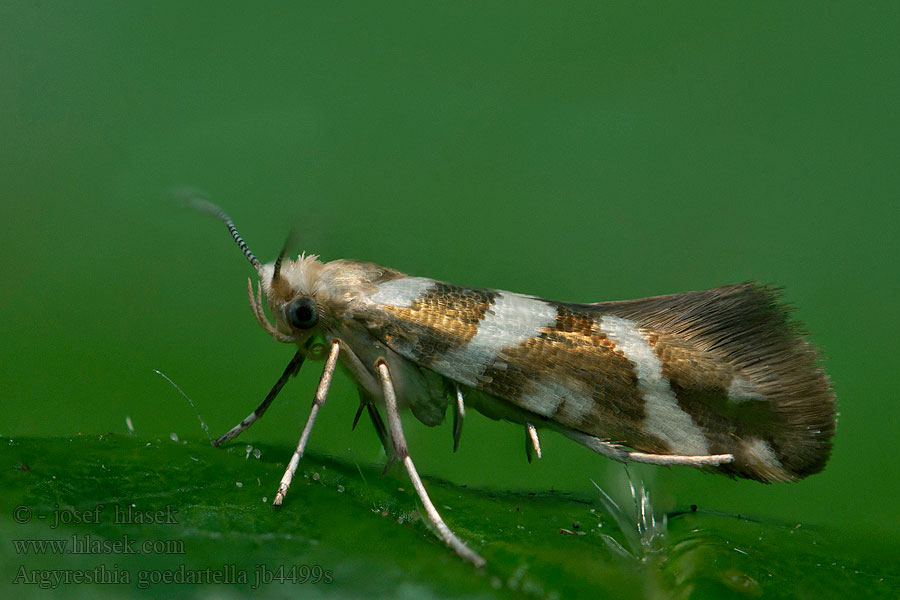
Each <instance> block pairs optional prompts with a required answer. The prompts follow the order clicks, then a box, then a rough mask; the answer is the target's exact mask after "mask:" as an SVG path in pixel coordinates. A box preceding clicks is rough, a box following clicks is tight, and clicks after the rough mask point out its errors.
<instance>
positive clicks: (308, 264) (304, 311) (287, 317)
mask: <svg viewBox="0 0 900 600" xmlns="http://www.w3.org/2000/svg"><path fill="white" fill-rule="evenodd" d="M189 202H190V204H191V205H192V206H193V207H194V208H196V209H197V210H199V211H201V212H205V213H207V214H210V215H212V216H214V217H217V218H218V219H220V220H221V221H222V222H223V223H225V226H226V227H227V228H228V231H229V232H230V233H231V237H233V238H234V241H235V243H237V245H238V247H239V248H240V249H241V251H242V252H243V253H244V257H245V258H246V259H247V260H248V261H249V262H250V264H251V265H253V268H254V269H256V272H257V274H258V275H259V285H258V286H257V288H256V293H255V294H254V291H253V283H252V281H251V280H250V279H248V280H247V292H248V295H249V299H250V308H251V309H252V310H253V315H254V316H255V317H256V320H257V321H258V322H259V324H260V325H262V327H263V329H265V330H266V331H268V332H269V333H270V334H271V335H272V337H274V338H275V339H276V340H278V341H280V342H286V343H295V344H302V343H303V342H305V341H306V340H308V339H309V338H310V336H311V335H312V334H313V333H315V331H316V327H317V325H319V317H320V316H321V311H320V307H319V306H318V304H317V302H316V298H315V297H316V294H317V293H318V292H319V285H318V275H319V271H320V270H321V268H322V267H323V266H324V265H322V263H321V262H319V260H318V257H317V256H314V255H310V256H306V255H304V254H301V255H300V256H299V257H297V260H290V259H285V254H287V249H288V247H289V246H290V245H291V244H292V239H291V238H288V241H287V242H286V243H285V245H284V247H283V248H282V249H281V252H280V253H279V254H278V258H277V259H276V260H275V262H274V263H270V264H265V265H264V264H262V263H261V262H260V261H259V260H258V259H257V258H256V256H255V255H254V254H253V252H252V251H251V250H250V247H249V246H248V245H247V243H246V242H245V241H244V239H243V238H242V237H241V236H240V234H239V233H238V231H237V229H236V228H235V226H234V222H233V221H232V220H231V217H229V216H228V214H227V213H226V212H225V211H224V210H222V209H221V208H220V207H218V206H216V205H215V204H213V203H211V202H208V201H207V200H204V199H201V198H196V197H193V198H190V199H189ZM263 294H265V296H266V303H267V304H268V305H269V311H270V312H271V313H272V316H273V317H274V319H275V322H274V323H272V322H271V321H269V319H268V318H267V317H266V313H265V310H264V309H263V298H262V296H263Z"/></svg>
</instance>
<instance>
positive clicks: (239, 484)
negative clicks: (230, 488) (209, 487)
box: [234, 481, 244, 488]
mask: <svg viewBox="0 0 900 600" xmlns="http://www.w3.org/2000/svg"><path fill="white" fill-rule="evenodd" d="M234 485H236V486H237V487H239V488H240V487H244V484H243V483H241V482H240V481H235V482H234Z"/></svg>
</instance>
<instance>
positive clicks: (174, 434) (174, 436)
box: [169, 431, 178, 442]
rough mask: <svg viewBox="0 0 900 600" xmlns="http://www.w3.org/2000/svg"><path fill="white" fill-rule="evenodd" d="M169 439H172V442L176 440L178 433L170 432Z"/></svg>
mask: <svg viewBox="0 0 900 600" xmlns="http://www.w3.org/2000/svg"><path fill="white" fill-rule="evenodd" d="M169 439H170V440H172V441H173V442H177V441H178V434H177V433H175V432H174V431H173V432H172V433H170V434H169Z"/></svg>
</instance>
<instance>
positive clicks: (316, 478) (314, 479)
mask: <svg viewBox="0 0 900 600" xmlns="http://www.w3.org/2000/svg"><path fill="white" fill-rule="evenodd" d="M312 477H313V481H318V480H319V477H321V476H320V475H319V474H318V473H313V476H312Z"/></svg>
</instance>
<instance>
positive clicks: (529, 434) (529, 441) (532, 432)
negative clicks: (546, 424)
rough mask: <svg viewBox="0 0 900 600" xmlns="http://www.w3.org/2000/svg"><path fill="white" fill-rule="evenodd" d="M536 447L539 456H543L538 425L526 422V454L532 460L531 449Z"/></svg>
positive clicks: (529, 460)
mask: <svg viewBox="0 0 900 600" xmlns="http://www.w3.org/2000/svg"><path fill="white" fill-rule="evenodd" d="M532 448H534V452H535V454H537V457H538V458H540V457H541V440H540V438H539V437H538V432H537V427H535V426H534V425H532V424H531V423H525V456H526V457H527V458H528V462H531V450H532Z"/></svg>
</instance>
